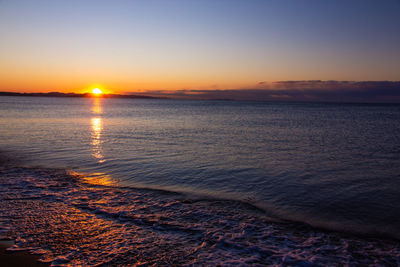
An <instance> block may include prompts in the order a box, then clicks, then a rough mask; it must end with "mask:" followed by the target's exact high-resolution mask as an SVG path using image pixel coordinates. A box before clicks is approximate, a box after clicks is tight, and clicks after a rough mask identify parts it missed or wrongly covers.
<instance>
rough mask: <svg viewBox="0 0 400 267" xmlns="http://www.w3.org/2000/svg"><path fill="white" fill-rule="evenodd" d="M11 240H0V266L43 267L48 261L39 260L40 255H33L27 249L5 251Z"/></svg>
mask: <svg viewBox="0 0 400 267" xmlns="http://www.w3.org/2000/svg"><path fill="white" fill-rule="evenodd" d="M12 243H13V242H12V241H0V263H1V265H2V266H14V267H24V266H32V267H44V266H50V264H49V263H44V262H40V261H39V258H40V255H34V254H31V253H29V251H7V248H9V247H11V246H12Z"/></svg>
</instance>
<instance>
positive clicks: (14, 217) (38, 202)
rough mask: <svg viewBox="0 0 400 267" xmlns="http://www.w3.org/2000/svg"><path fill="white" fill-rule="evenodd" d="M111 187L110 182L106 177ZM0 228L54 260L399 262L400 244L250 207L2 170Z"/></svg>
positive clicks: (61, 174)
mask: <svg viewBox="0 0 400 267" xmlns="http://www.w3.org/2000/svg"><path fill="white" fill-rule="evenodd" d="M103 184H104V183H103ZM0 214H1V215H0V225H1V229H0V235H2V236H3V237H8V238H11V239H13V240H15V243H16V244H15V246H13V247H12V248H10V250H28V251H30V252H32V253H36V254H40V255H41V258H40V260H41V261H42V262H49V263H51V264H53V265H80V264H81V265H97V264H114V265H116V264H118V265H131V264H138V265H140V264H158V265H170V264H178V265H191V264H196V265H217V264H222V265H236V264H240V265H274V264H278V265H279V264H286V263H287V264H290V265H302V266H308V265H330V266H343V265H354V264H363V265H377V264H378V265H393V266H395V265H399V264H400V243H399V242H398V241H396V240H383V239H371V238H369V239H368V238H362V237H355V236H350V235H345V234H340V233H335V232H324V231H321V230H318V229H314V228H311V227H308V226H306V225H304V224H296V223H293V222H282V221H281V222H279V221H274V220H272V219H270V218H268V217H267V216H265V214H264V213H263V212H262V211H260V210H257V209H256V208H254V207H252V206H251V205H249V204H246V203H243V202H238V201H230V200H218V199H199V198H191V197H189V196H187V195H183V194H178V193H174V192H168V191H158V190H145V189H134V188H124V187H116V186H113V185H101V184H93V183H88V180H87V179H84V177H83V176H81V175H71V174H67V173H66V172H65V171H64V170H54V169H43V168H15V167H13V168H11V167H10V168H5V167H3V168H1V169H0Z"/></svg>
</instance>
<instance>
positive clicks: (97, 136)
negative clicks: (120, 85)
mask: <svg viewBox="0 0 400 267" xmlns="http://www.w3.org/2000/svg"><path fill="white" fill-rule="evenodd" d="M92 112H93V113H94V114H96V115H97V116H96V117H92V118H91V125H92V132H91V138H92V141H91V145H92V156H93V157H94V158H96V159H97V162H98V163H103V162H105V159H104V155H103V149H102V146H101V144H102V139H101V134H102V130H103V120H102V118H101V117H100V116H99V115H100V114H101V113H102V108H101V100H100V99H94V102H93V107H92Z"/></svg>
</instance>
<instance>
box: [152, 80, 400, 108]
mask: <svg viewBox="0 0 400 267" xmlns="http://www.w3.org/2000/svg"><path fill="white" fill-rule="evenodd" d="M254 87H255V88H249V89H228V90H193V89H187V90H177V91H173V92H171V91H149V92H146V93H145V94H146V95H149V96H159V97H169V98H184V99H231V100H255V101H257V100H258V101H326V102H371V103H380V102H381V103H400V81H362V82H352V81H320V80H307V81H279V82H273V83H267V82H259V83H257V85H256V86H254Z"/></svg>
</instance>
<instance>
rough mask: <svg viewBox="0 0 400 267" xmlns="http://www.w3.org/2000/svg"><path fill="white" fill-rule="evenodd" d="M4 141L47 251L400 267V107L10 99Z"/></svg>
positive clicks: (22, 199)
mask: <svg viewBox="0 0 400 267" xmlns="http://www.w3.org/2000/svg"><path fill="white" fill-rule="evenodd" d="M0 137H1V138H0V151H1V155H2V157H3V158H4V159H6V160H4V159H3V161H4V162H6V163H3V167H1V172H0V174H1V175H0V179H1V183H0V184H1V185H0V191H1V195H2V197H0V210H1V211H2V213H1V214H2V215H1V216H0V219H1V220H0V222H1V225H3V226H2V230H1V231H2V232H3V233H4V235H5V236H7V237H11V238H13V239H14V240H16V244H15V246H14V247H13V248H12V249H13V250H19V249H28V250H30V251H32V252H36V253H40V254H42V255H43V256H42V260H43V261H48V262H52V263H53V264H61V265H63V264H66V265H74V264H105V263H107V264H131V263H137V264H138V263H143V264H154V263H156V264H161V265H168V264H182V265H191V264H195V265H196V264H198V265H210V264H211V265H215V264H222V265H235V264H239V265H261V264H266V265H271V264H289V265H326V264H329V265H339V266H341V265H352V264H372V265H373V264H385V265H397V264H400V260H399V259H400V258H399V256H400V244H399V241H398V240H399V239H400V235H399V233H400V105H369V104H332V103H266V102H239V101H180V100H147V99H146V100H140V99H102V98H93V99H90V98H39V97H0ZM66 214H68V216H67V215H66ZM23 218H30V219H29V220H27V219H23ZM44 218H45V219H44ZM76 229H79V231H77V230H76ZM1 231H0V232H1ZM60 233H62V235H61V234H60ZM49 240H53V242H49ZM82 240H85V241H82ZM91 244H96V246H94V245H91ZM99 247H100V248H101V249H100V250H99ZM360 255H363V256H360Z"/></svg>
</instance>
